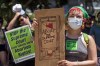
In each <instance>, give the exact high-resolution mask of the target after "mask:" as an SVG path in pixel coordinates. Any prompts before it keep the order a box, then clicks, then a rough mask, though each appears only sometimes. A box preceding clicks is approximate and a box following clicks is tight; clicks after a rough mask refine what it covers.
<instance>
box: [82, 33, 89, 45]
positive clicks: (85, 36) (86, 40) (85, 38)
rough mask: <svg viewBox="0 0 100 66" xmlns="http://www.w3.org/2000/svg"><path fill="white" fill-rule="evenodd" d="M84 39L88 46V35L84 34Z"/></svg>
mask: <svg viewBox="0 0 100 66" xmlns="http://www.w3.org/2000/svg"><path fill="white" fill-rule="evenodd" d="M83 37H84V40H85V42H86V44H87V45H88V42H89V37H88V34H86V33H83Z"/></svg>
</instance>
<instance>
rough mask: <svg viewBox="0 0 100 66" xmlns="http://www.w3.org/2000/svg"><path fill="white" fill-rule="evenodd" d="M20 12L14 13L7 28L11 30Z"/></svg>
mask: <svg viewBox="0 0 100 66" xmlns="http://www.w3.org/2000/svg"><path fill="white" fill-rule="evenodd" d="M19 15H20V13H18V12H17V13H16V14H15V16H14V18H13V19H12V20H11V21H10V22H9V24H8V26H7V30H11V29H12V28H13V27H14V24H15V22H16V20H17V18H18V17H19Z"/></svg>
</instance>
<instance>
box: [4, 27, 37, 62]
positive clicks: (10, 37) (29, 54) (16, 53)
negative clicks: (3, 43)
mask: <svg viewBox="0 0 100 66" xmlns="http://www.w3.org/2000/svg"><path fill="white" fill-rule="evenodd" d="M5 35H6V38H7V42H8V44H9V47H10V50H11V53H12V56H13V59H14V62H15V63H19V62H22V61H25V60H28V59H31V58H33V57H35V51H34V48H35V47H34V42H33V39H32V33H31V30H30V27H29V26H28V25H26V26H22V27H19V28H15V29H12V30H9V31H6V32H5Z"/></svg>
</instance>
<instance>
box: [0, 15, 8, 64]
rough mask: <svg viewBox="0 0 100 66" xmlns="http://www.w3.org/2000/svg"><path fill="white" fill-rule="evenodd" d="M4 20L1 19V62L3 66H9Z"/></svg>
mask: <svg viewBox="0 0 100 66" xmlns="http://www.w3.org/2000/svg"><path fill="white" fill-rule="evenodd" d="M2 27H3V18H2V17H0V61H1V64H2V65H3V66H9V64H8V54H7V42H6V39H5V35H4V29H2Z"/></svg>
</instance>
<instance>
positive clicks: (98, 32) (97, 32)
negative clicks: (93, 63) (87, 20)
mask: <svg viewBox="0 0 100 66" xmlns="http://www.w3.org/2000/svg"><path fill="white" fill-rule="evenodd" d="M96 18H97V21H96V22H94V25H93V26H92V27H91V29H90V35H92V36H93V38H94V40H95V42H96V46H97V56H98V57H100V11H99V12H98V13H97V15H96Z"/></svg>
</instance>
